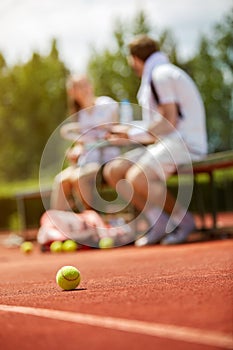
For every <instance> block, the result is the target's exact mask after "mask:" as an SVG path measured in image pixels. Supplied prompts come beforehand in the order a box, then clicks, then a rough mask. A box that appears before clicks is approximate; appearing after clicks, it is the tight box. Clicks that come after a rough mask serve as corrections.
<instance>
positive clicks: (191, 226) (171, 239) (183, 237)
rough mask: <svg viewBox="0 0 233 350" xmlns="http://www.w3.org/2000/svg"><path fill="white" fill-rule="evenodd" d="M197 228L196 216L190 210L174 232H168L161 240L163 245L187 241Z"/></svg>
mask: <svg viewBox="0 0 233 350" xmlns="http://www.w3.org/2000/svg"><path fill="white" fill-rule="evenodd" d="M195 228H196V225H195V221H194V218H193V216H192V214H190V213H189V212H187V213H186V215H185V216H184V218H183V220H182V221H181V223H180V225H179V226H178V227H177V228H176V229H175V231H174V232H172V233H170V234H168V235H167V236H166V237H164V238H163V239H162V241H161V244H163V245H173V244H181V243H185V242H186V241H187V238H188V236H189V235H190V233H192V232H193V231H194V230H195Z"/></svg>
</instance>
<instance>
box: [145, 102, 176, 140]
mask: <svg viewBox="0 0 233 350" xmlns="http://www.w3.org/2000/svg"><path fill="white" fill-rule="evenodd" d="M157 111H158V112H159V114H160V115H161V116H162V117H163V118H161V120H159V121H156V122H154V123H152V124H151V125H150V126H149V128H148V132H150V133H151V134H152V135H154V136H155V137H156V136H158V135H166V134H170V133H171V132H173V131H174V129H175V128H176V125H177V120H178V111H177V106H176V104H175V103H166V104H160V105H159V106H158V109H157Z"/></svg>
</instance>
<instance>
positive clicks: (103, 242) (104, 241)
mask: <svg viewBox="0 0 233 350" xmlns="http://www.w3.org/2000/svg"><path fill="white" fill-rule="evenodd" d="M113 246H114V240H113V239H112V238H111V237H103V238H101V239H100V241H99V248H101V249H107V248H112V247H113Z"/></svg>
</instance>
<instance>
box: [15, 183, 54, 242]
mask: <svg viewBox="0 0 233 350" xmlns="http://www.w3.org/2000/svg"><path fill="white" fill-rule="evenodd" d="M50 195H51V189H49V188H46V189H43V190H39V189H36V190H30V191H29V190H28V191H20V192H17V193H16V194H15V198H16V203H17V212H18V217H19V220H20V227H21V231H22V234H23V235H25V232H26V229H27V222H26V206H25V201H26V200H27V199H41V198H42V197H43V198H45V199H48V200H49V198H50Z"/></svg>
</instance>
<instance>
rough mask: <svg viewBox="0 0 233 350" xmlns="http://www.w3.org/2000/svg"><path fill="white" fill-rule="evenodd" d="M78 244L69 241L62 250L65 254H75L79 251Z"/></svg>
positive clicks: (63, 245)
mask: <svg viewBox="0 0 233 350" xmlns="http://www.w3.org/2000/svg"><path fill="white" fill-rule="evenodd" d="M77 248H78V244H77V243H76V242H75V241H73V240H72V239H67V240H66V241H65V242H64V243H63V244H62V250H63V251H64V252H74V251H75V250H77Z"/></svg>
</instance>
